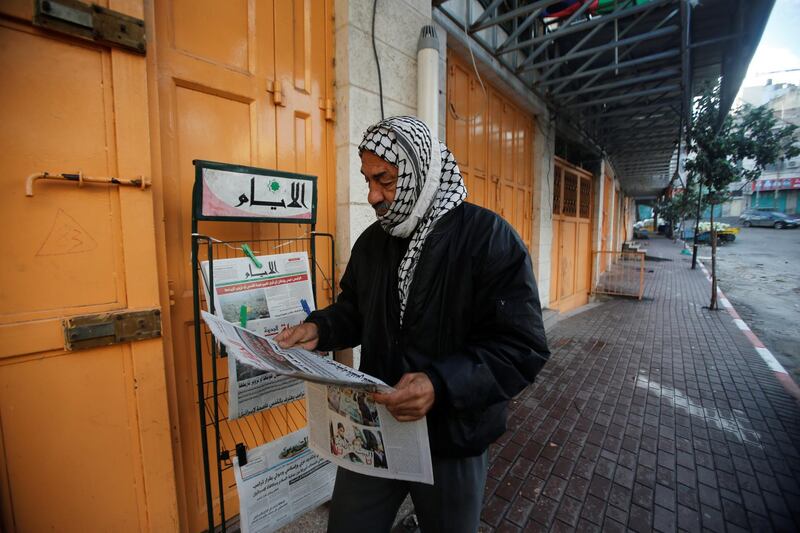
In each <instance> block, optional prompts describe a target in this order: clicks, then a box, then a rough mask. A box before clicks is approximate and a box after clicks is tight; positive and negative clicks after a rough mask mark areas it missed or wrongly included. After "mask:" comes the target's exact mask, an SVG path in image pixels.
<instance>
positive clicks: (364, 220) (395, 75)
mask: <svg viewBox="0 0 800 533" xmlns="http://www.w3.org/2000/svg"><path fill="white" fill-rule="evenodd" d="M335 17H336V33H335V40H336V65H335V76H336V82H335V84H336V127H335V139H336V180H337V181H336V204H337V228H336V245H337V246H336V248H337V249H336V257H337V269H338V270H343V269H344V266H345V265H346V264H347V260H348V259H349V257H350V250H351V248H352V246H353V244H354V243H355V241H356V239H357V238H358V236H359V235H360V234H361V232H362V231H363V230H364V229H365V228H366V227H367V226H368V225H369V224H371V223H372V222H373V221H374V220H375V214H374V212H373V210H372V208H371V207H370V205H369V204H368V203H367V186H366V184H365V183H364V178H363V176H362V175H361V172H360V166H361V161H360V159H359V157H358V151H357V149H358V144H359V142H361V138H362V135H363V133H364V131H365V130H366V129H367V127H368V126H369V125H371V124H374V123H375V122H377V121H379V120H380V119H381V113H380V99H379V96H378V94H379V91H378V73H377V68H376V65H375V58H374V55H373V50H372V40H371V25H372V0H336V5H335ZM430 23H431V6H430V2H426V1H424V0H378V8H377V15H376V19H375V40H376V44H377V48H378V57H379V59H380V65H381V77H382V81H383V94H384V99H383V102H384V112H385V116H387V117H390V116H394V115H415V114H416V108H417V70H416V69H417V64H416V57H417V39H418V38H419V32H420V29H421V28H422V26H424V25H426V24H430ZM439 38H440V41H441V42H442V43H443V42H444V40H445V39H444V35H443V34H440V35H439ZM442 55H443V54H442ZM441 65H442V70H444V58H442V61H441ZM440 79H441V76H440ZM440 89H443V87H442V88H440ZM444 110H445V106H444V105H441V106H440V113H444ZM442 122H444V121H443V120H442ZM440 129H441V130H443V129H444V126H443V124H442V125H441V127H440Z"/></svg>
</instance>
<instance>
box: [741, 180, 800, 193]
mask: <svg viewBox="0 0 800 533" xmlns="http://www.w3.org/2000/svg"><path fill="white" fill-rule="evenodd" d="M786 189H800V178H777V179H762V180H758V181H756V182H754V183H753V186H752V190H753V191H781V190H786Z"/></svg>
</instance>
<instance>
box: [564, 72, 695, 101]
mask: <svg viewBox="0 0 800 533" xmlns="http://www.w3.org/2000/svg"><path fill="white" fill-rule="evenodd" d="M680 72H681V71H680V70H679V69H667V70H662V71H659V72H655V73H652V74H645V75H643V76H639V77H633V78H626V79H624V80H619V81H615V82H612V83H604V84H601V85H593V86H590V87H587V88H585V89H578V90H577V91H570V92H567V93H560V94H559V95H558V96H559V98H569V97H572V96H579V95H581V94H587V93H593V92H595V91H605V90H606V89H618V88H620V87H625V86H627V85H635V84H637V83H647V82H649V81H655V80H663V79H664V78H670V77H672V76H675V75H677V74H680Z"/></svg>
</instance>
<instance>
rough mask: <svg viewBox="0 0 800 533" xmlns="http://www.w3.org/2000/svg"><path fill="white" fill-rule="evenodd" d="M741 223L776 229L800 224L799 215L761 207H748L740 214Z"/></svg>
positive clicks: (745, 225) (794, 226)
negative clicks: (765, 209) (766, 209)
mask: <svg viewBox="0 0 800 533" xmlns="http://www.w3.org/2000/svg"><path fill="white" fill-rule="evenodd" d="M739 224H741V225H742V226H744V227H748V226H765V227H771V228H775V229H783V228H796V227H797V226H800V218H798V216H797V215H787V214H786V213H781V212H780V211H764V210H761V209H748V210H746V211H745V212H744V213H742V214H741V215H739Z"/></svg>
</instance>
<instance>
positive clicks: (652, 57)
mask: <svg viewBox="0 0 800 533" xmlns="http://www.w3.org/2000/svg"><path fill="white" fill-rule="evenodd" d="M601 53H602V52H601ZM679 54H680V50H678V49H677V48H675V49H672V50H667V51H665V52H658V53H656V54H651V55H649V56H644V57H639V58H637V59H631V60H630V61H624V62H622V63H616V64H615V63H612V64H610V65H605V66H602V67H598V68H594V69H591V70H586V71H583V72H573V73H571V74H567V75H566V76H562V77H560V78H553V79H549V80H545V81H541V82H538V83H537V84H536V85H538V86H541V87H549V86H550V85H556V84H559V83H561V84H567V83H569V82H571V81H573V80H577V79H579V78H584V77H586V76H591V75H593V74H603V73H606V72H608V71H610V70H617V69H619V70H624V69H626V68H630V67H636V66H638V65H644V64H645V63H652V62H654V61H660V60H662V59H669V58H671V57H675V56H677V55H679ZM558 90H559V89H556V91H558Z"/></svg>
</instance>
